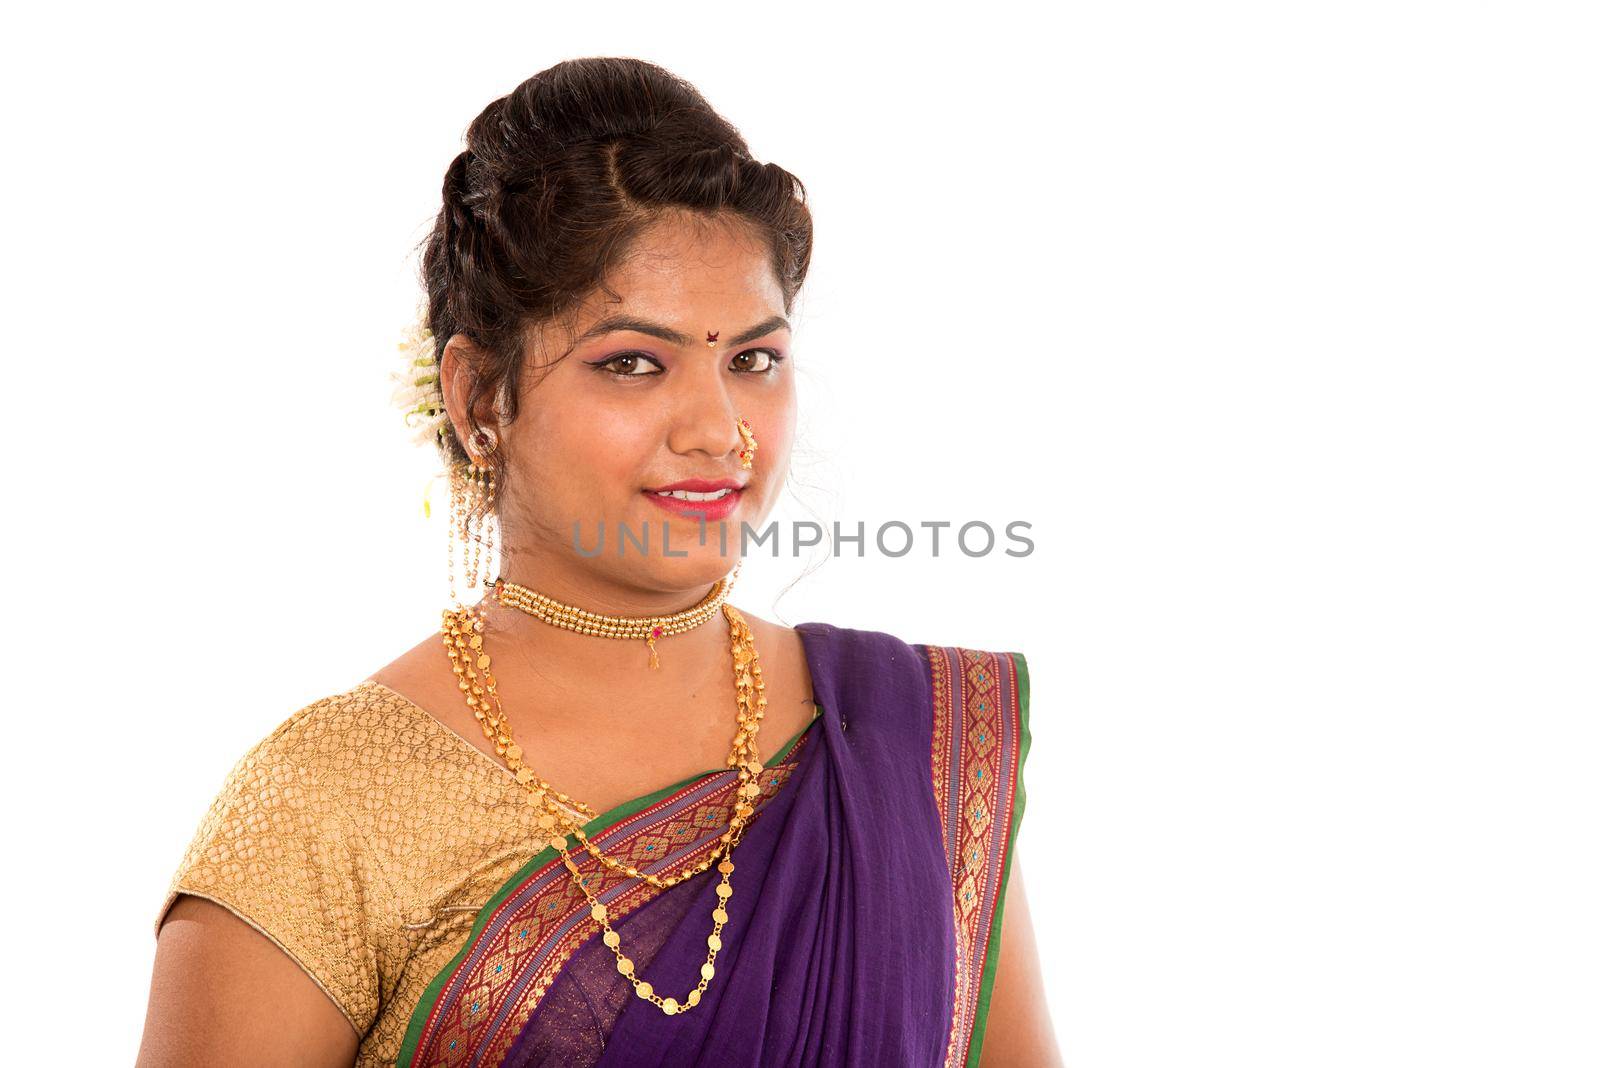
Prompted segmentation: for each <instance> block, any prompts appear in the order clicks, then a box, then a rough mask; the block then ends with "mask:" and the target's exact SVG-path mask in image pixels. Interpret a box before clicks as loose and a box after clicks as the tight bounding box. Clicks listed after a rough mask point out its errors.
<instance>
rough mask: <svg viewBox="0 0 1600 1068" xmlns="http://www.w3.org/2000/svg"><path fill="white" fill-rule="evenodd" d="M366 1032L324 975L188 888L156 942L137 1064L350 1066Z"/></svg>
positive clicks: (182, 1067) (159, 1067) (172, 1067)
mask: <svg viewBox="0 0 1600 1068" xmlns="http://www.w3.org/2000/svg"><path fill="white" fill-rule="evenodd" d="M356 1045H357V1037H356V1032H355V1029H354V1028H353V1027H352V1026H351V1024H350V1021H349V1020H348V1019H347V1018H346V1017H345V1015H344V1013H343V1012H341V1011H340V1009H339V1007H338V1006H337V1005H335V1004H334V1002H333V1000H332V999H331V998H330V997H329V996H328V995H327V994H326V993H324V992H323V991H322V988H321V987H319V986H318V985H317V983H316V981H315V980H313V979H312V978H311V977H310V976H309V975H308V974H306V972H305V970H304V969H303V968H301V967H300V966H299V965H298V964H296V963H295V962H294V960H293V959H292V958H291V957H289V955H288V954H286V953H284V952H283V951H282V950H281V949H279V948H278V947H277V946H276V945H274V944H273V943H272V941H271V940H270V939H268V938H267V937H266V936H265V935H263V934H262V933H261V932H259V931H257V930H256V929H255V928H253V927H251V926H250V925H249V924H248V923H246V922H245V921H244V920H242V919H240V918H239V917H238V916H236V915H234V914H233V913H232V912H230V911H229V910H227V909H225V908H223V907H222V906H221V905H218V904H216V903H215V902H212V901H208V900H206V899H205V898H202V897H196V896H194V895H192V894H183V895H181V896H179V898H178V900H177V901H175V902H174V903H173V905H172V908H171V909H170V910H169V912H168V913H167V920H166V922H164V923H163V924H162V926H161V934H160V937H159V938H158V939H157V942H156V962H155V973H154V976H153V977H152V979H151V983H150V1003H149V1008H148V1010H147V1014H146V1017H145V1027H144V1038H143V1041H142V1042H141V1044H140V1047H139V1060H138V1062H137V1068H208V1066H211V1065H218V1064H251V1065H263V1066H269V1065H285V1066H288V1065H294V1066H297V1068H299V1066H304V1068H349V1066H350V1065H352V1064H353V1063H354V1062H355V1056H356Z"/></svg>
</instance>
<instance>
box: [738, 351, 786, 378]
mask: <svg viewBox="0 0 1600 1068" xmlns="http://www.w3.org/2000/svg"><path fill="white" fill-rule="evenodd" d="M782 359H783V357H782V356H779V355H778V354H777V353H776V352H773V351H772V350H771V349H746V350H745V351H744V352H741V353H739V355H737V356H735V357H734V358H733V360H732V362H731V363H730V364H729V366H731V367H732V368H733V369H734V370H735V371H745V372H747V373H749V374H756V375H764V374H770V373H772V372H773V371H776V370H777V369H778V363H779V362H780V361H781V360H782Z"/></svg>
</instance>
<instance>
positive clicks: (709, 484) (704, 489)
mask: <svg viewBox="0 0 1600 1068" xmlns="http://www.w3.org/2000/svg"><path fill="white" fill-rule="evenodd" d="M719 489H731V490H738V489H744V486H743V485H742V484H741V483H739V482H737V481H735V480H734V479H731V478H719V479H716V480H715V481H713V480H711V479H706V478H686V479H684V480H683V481H681V482H669V483H667V484H666V485H665V486H649V487H647V488H646V489H645V492H646V493H657V492H660V491H661V490H688V491H689V492H690V493H710V492H711V491H712V490H719ZM691 503H694V502H691ZM707 503H708V502H707Z"/></svg>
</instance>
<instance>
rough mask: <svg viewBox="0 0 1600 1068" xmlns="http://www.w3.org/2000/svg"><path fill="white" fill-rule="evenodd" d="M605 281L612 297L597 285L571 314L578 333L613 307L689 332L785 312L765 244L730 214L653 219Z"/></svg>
mask: <svg viewBox="0 0 1600 1068" xmlns="http://www.w3.org/2000/svg"><path fill="white" fill-rule="evenodd" d="M606 285H607V286H609V287H610V289H611V290H612V291H613V293H615V299H614V298H613V297H612V296H611V295H610V294H608V293H606V292H605V291H604V290H598V291H596V292H595V293H593V294H591V295H590V297H589V298H588V299H587V300H585V301H584V302H583V304H582V307H581V308H580V309H579V311H578V312H577V315H576V318H575V321H574V324H573V325H574V326H575V328H576V331H577V332H578V333H580V334H581V333H582V332H583V331H584V330H585V329H587V328H588V327H589V326H590V325H591V324H593V323H594V322H596V321H597V320H599V319H601V318H603V317H605V316H608V315H614V314H616V313H618V312H627V313H629V314H632V315H638V316H639V317H641V318H649V319H654V320H656V321H658V322H664V323H670V324H672V325H674V326H678V327H680V328H682V329H683V330H684V332H686V333H691V334H692V333H696V332H697V331H698V332H704V331H705V330H707V329H710V330H716V329H719V328H720V327H721V326H730V327H735V328H737V327H743V326H747V325H749V324H750V323H753V322H756V321H757V320H760V319H765V318H767V317H769V316H772V315H781V314H783V312H784V307H783V289H782V287H781V286H780V285H779V284H778V278H777V275H776V274H775V273H774V271H773V269H772V254H771V250H770V249H769V248H768V246H767V243H766V242H765V241H764V240H763V239H762V238H761V236H760V234H759V233H758V232H757V231H756V230H755V229H754V228H753V227H752V226H750V225H749V224H746V223H743V222H740V221H739V220H737V219H722V218H718V219H710V218H706V217H704V216H699V215H686V214H674V215H670V216H668V217H666V218H664V219H662V220H660V221H658V222H657V223H655V224H653V225H652V226H650V227H649V228H648V229H646V230H645V231H644V232H643V233H642V234H641V235H640V236H639V238H638V240H637V241H635V242H634V244H633V245H632V247H631V248H630V249H629V250H628V252H627V253H626V254H625V255H624V256H623V257H621V258H620V259H619V260H618V262H617V263H616V264H615V265H614V266H613V268H612V270H611V271H610V273H609V274H608V275H607V277H606Z"/></svg>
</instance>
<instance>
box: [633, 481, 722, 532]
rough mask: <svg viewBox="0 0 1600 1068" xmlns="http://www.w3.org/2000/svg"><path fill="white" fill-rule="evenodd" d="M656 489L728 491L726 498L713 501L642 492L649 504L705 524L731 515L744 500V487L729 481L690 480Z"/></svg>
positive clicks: (708, 491) (693, 491) (694, 491)
mask: <svg viewBox="0 0 1600 1068" xmlns="http://www.w3.org/2000/svg"><path fill="white" fill-rule="evenodd" d="M658 488H659V489H664V490H675V489H681V490H688V491H690V492H692V493H710V492H712V491H713V490H719V489H727V490H730V491H731V492H730V493H728V494H727V495H726V496H724V497H719V498H718V499H717V500H714V501H680V500H679V499H678V498H676V497H663V496H661V494H659V493H657V492H656V491H655V490H653V489H647V490H643V491H642V492H643V493H644V495H645V497H646V498H648V499H649V501H650V503H652V504H654V505H655V506H656V507H658V508H662V509H665V510H666V511H668V512H671V513H673V514H674V515H681V516H692V517H698V518H702V519H704V520H705V521H706V522H707V523H715V522H716V521H717V520H719V519H726V518H728V516H730V515H732V514H733V512H734V509H736V508H738V507H739V503H740V501H742V500H743V499H744V487H742V486H740V485H739V484H738V483H737V482H733V481H731V480H724V481H722V482H708V481H706V480H705V479H703V478H692V479H688V480H686V481H683V482H674V483H673V484H672V485H670V486H661V487H658Z"/></svg>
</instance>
